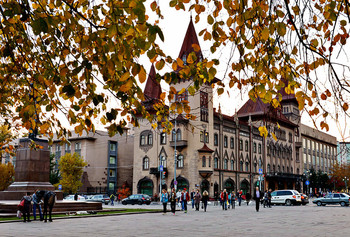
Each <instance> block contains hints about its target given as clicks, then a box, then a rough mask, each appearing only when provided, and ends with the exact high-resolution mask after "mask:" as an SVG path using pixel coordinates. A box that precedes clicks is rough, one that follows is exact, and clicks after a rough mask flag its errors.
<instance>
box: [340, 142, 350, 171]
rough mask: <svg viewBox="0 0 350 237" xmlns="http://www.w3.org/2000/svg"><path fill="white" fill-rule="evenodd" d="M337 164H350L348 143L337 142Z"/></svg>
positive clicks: (349, 145)
mask: <svg viewBox="0 0 350 237" xmlns="http://www.w3.org/2000/svg"><path fill="white" fill-rule="evenodd" d="M337 154H338V162H339V164H343V165H349V164H350V142H339V143H338V147H337Z"/></svg>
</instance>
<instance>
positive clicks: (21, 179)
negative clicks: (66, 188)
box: [0, 138, 63, 200]
mask: <svg viewBox="0 0 350 237" xmlns="http://www.w3.org/2000/svg"><path fill="white" fill-rule="evenodd" d="M32 140H33V141H34V142H35V143H36V144H38V145H40V146H42V149H37V150H33V149H30V144H31V141H32ZM49 180H50V150H49V149H48V143H47V141H46V140H42V139H36V138H34V139H29V138H23V139H20V141H19V146H18V149H17V152H16V166H15V182H14V183H12V184H11V185H10V186H9V187H8V188H7V190H5V191H3V192H0V200H20V199H21V198H22V197H23V196H24V195H25V194H26V193H27V192H30V193H34V192H35V191H36V190H50V191H54V190H55V188H54V186H53V185H52V184H51V183H50V182H49ZM59 193H60V194H58V198H60V197H61V198H60V199H62V198H63V195H62V193H61V192H59Z"/></svg>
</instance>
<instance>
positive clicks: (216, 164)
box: [214, 158, 219, 169]
mask: <svg viewBox="0 0 350 237" xmlns="http://www.w3.org/2000/svg"><path fill="white" fill-rule="evenodd" d="M218 165H219V159H218V158H214V169H217V168H218V167H219V166H218Z"/></svg>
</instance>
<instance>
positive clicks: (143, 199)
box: [122, 194, 151, 205]
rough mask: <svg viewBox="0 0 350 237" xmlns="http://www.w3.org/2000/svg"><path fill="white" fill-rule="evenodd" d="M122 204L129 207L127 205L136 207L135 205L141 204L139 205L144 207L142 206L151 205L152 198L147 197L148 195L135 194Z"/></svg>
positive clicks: (125, 199)
mask: <svg viewBox="0 0 350 237" xmlns="http://www.w3.org/2000/svg"><path fill="white" fill-rule="evenodd" d="M122 204H123V205H127V204H131V205H134V204H139V205H142V204H147V205H149V204H151V198H150V196H148V195H146V194H133V195H130V196H129V197H127V198H124V199H123V200H122Z"/></svg>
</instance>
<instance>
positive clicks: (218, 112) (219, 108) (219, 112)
mask: <svg viewBox="0 0 350 237" xmlns="http://www.w3.org/2000/svg"><path fill="white" fill-rule="evenodd" d="M218 113H219V114H221V105H220V103H219V111H218Z"/></svg>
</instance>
